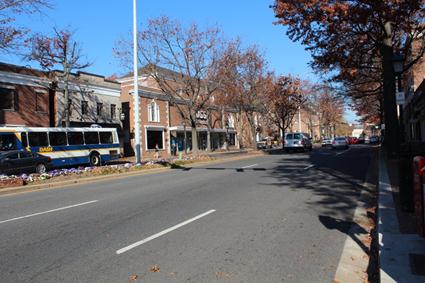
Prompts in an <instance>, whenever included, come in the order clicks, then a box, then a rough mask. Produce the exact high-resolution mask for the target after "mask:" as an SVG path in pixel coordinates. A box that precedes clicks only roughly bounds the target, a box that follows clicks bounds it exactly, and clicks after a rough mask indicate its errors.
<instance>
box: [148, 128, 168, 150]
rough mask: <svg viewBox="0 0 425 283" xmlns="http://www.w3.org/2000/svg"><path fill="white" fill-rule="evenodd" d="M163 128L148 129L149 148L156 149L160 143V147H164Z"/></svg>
mask: <svg viewBox="0 0 425 283" xmlns="http://www.w3.org/2000/svg"><path fill="white" fill-rule="evenodd" d="M163 135H164V131H163V130H147V131H146V146H147V149H155V148H156V146H157V145H158V148H159V149H164V142H163V137H164V136H163Z"/></svg>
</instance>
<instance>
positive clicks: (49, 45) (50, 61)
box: [27, 29, 91, 127]
mask: <svg viewBox="0 0 425 283" xmlns="http://www.w3.org/2000/svg"><path fill="white" fill-rule="evenodd" d="M73 36H74V34H73V33H72V32H71V31H69V30H57V29H54V34H53V36H46V35H42V34H37V35H35V36H33V37H32V39H31V53H30V54H29V55H27V59H28V60H31V61H36V62H38V63H39V64H40V66H41V67H42V68H43V69H45V70H51V69H53V68H61V69H62V73H61V74H60V75H59V80H58V82H57V85H58V86H59V87H60V88H61V85H62V84H63V92H64V113H63V121H64V122H65V126H66V127H69V125H70V107H71V103H70V91H69V84H70V75H71V73H72V72H73V71H78V70H82V69H85V68H87V67H88V66H90V65H91V63H90V62H89V61H88V60H87V59H86V58H85V56H83V54H82V49H81V47H80V45H79V43H77V42H76V41H75V40H74V38H73ZM61 114H62V113H61Z"/></svg>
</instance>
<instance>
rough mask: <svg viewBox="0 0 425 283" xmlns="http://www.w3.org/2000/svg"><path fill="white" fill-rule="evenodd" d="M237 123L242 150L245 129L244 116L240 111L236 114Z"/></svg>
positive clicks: (239, 146)
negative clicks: (243, 127) (243, 124)
mask: <svg viewBox="0 0 425 283" xmlns="http://www.w3.org/2000/svg"><path fill="white" fill-rule="evenodd" d="M236 123H237V138H238V149H241V147H242V146H243V143H242V140H243V133H242V131H243V129H242V115H241V112H240V111H239V112H238V113H237V114H236Z"/></svg>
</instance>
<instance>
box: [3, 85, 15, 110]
mask: <svg viewBox="0 0 425 283" xmlns="http://www.w3.org/2000/svg"><path fill="white" fill-rule="evenodd" d="M16 102H17V101H16V95H15V90H14V89H10V88H3V87H0V109H1V110H17V109H16V106H17V103H16Z"/></svg>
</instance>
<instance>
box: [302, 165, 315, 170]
mask: <svg viewBox="0 0 425 283" xmlns="http://www.w3.org/2000/svg"><path fill="white" fill-rule="evenodd" d="M313 167H314V165H309V166H307V167H305V168H303V170H308V169H310V168H313Z"/></svg>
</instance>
